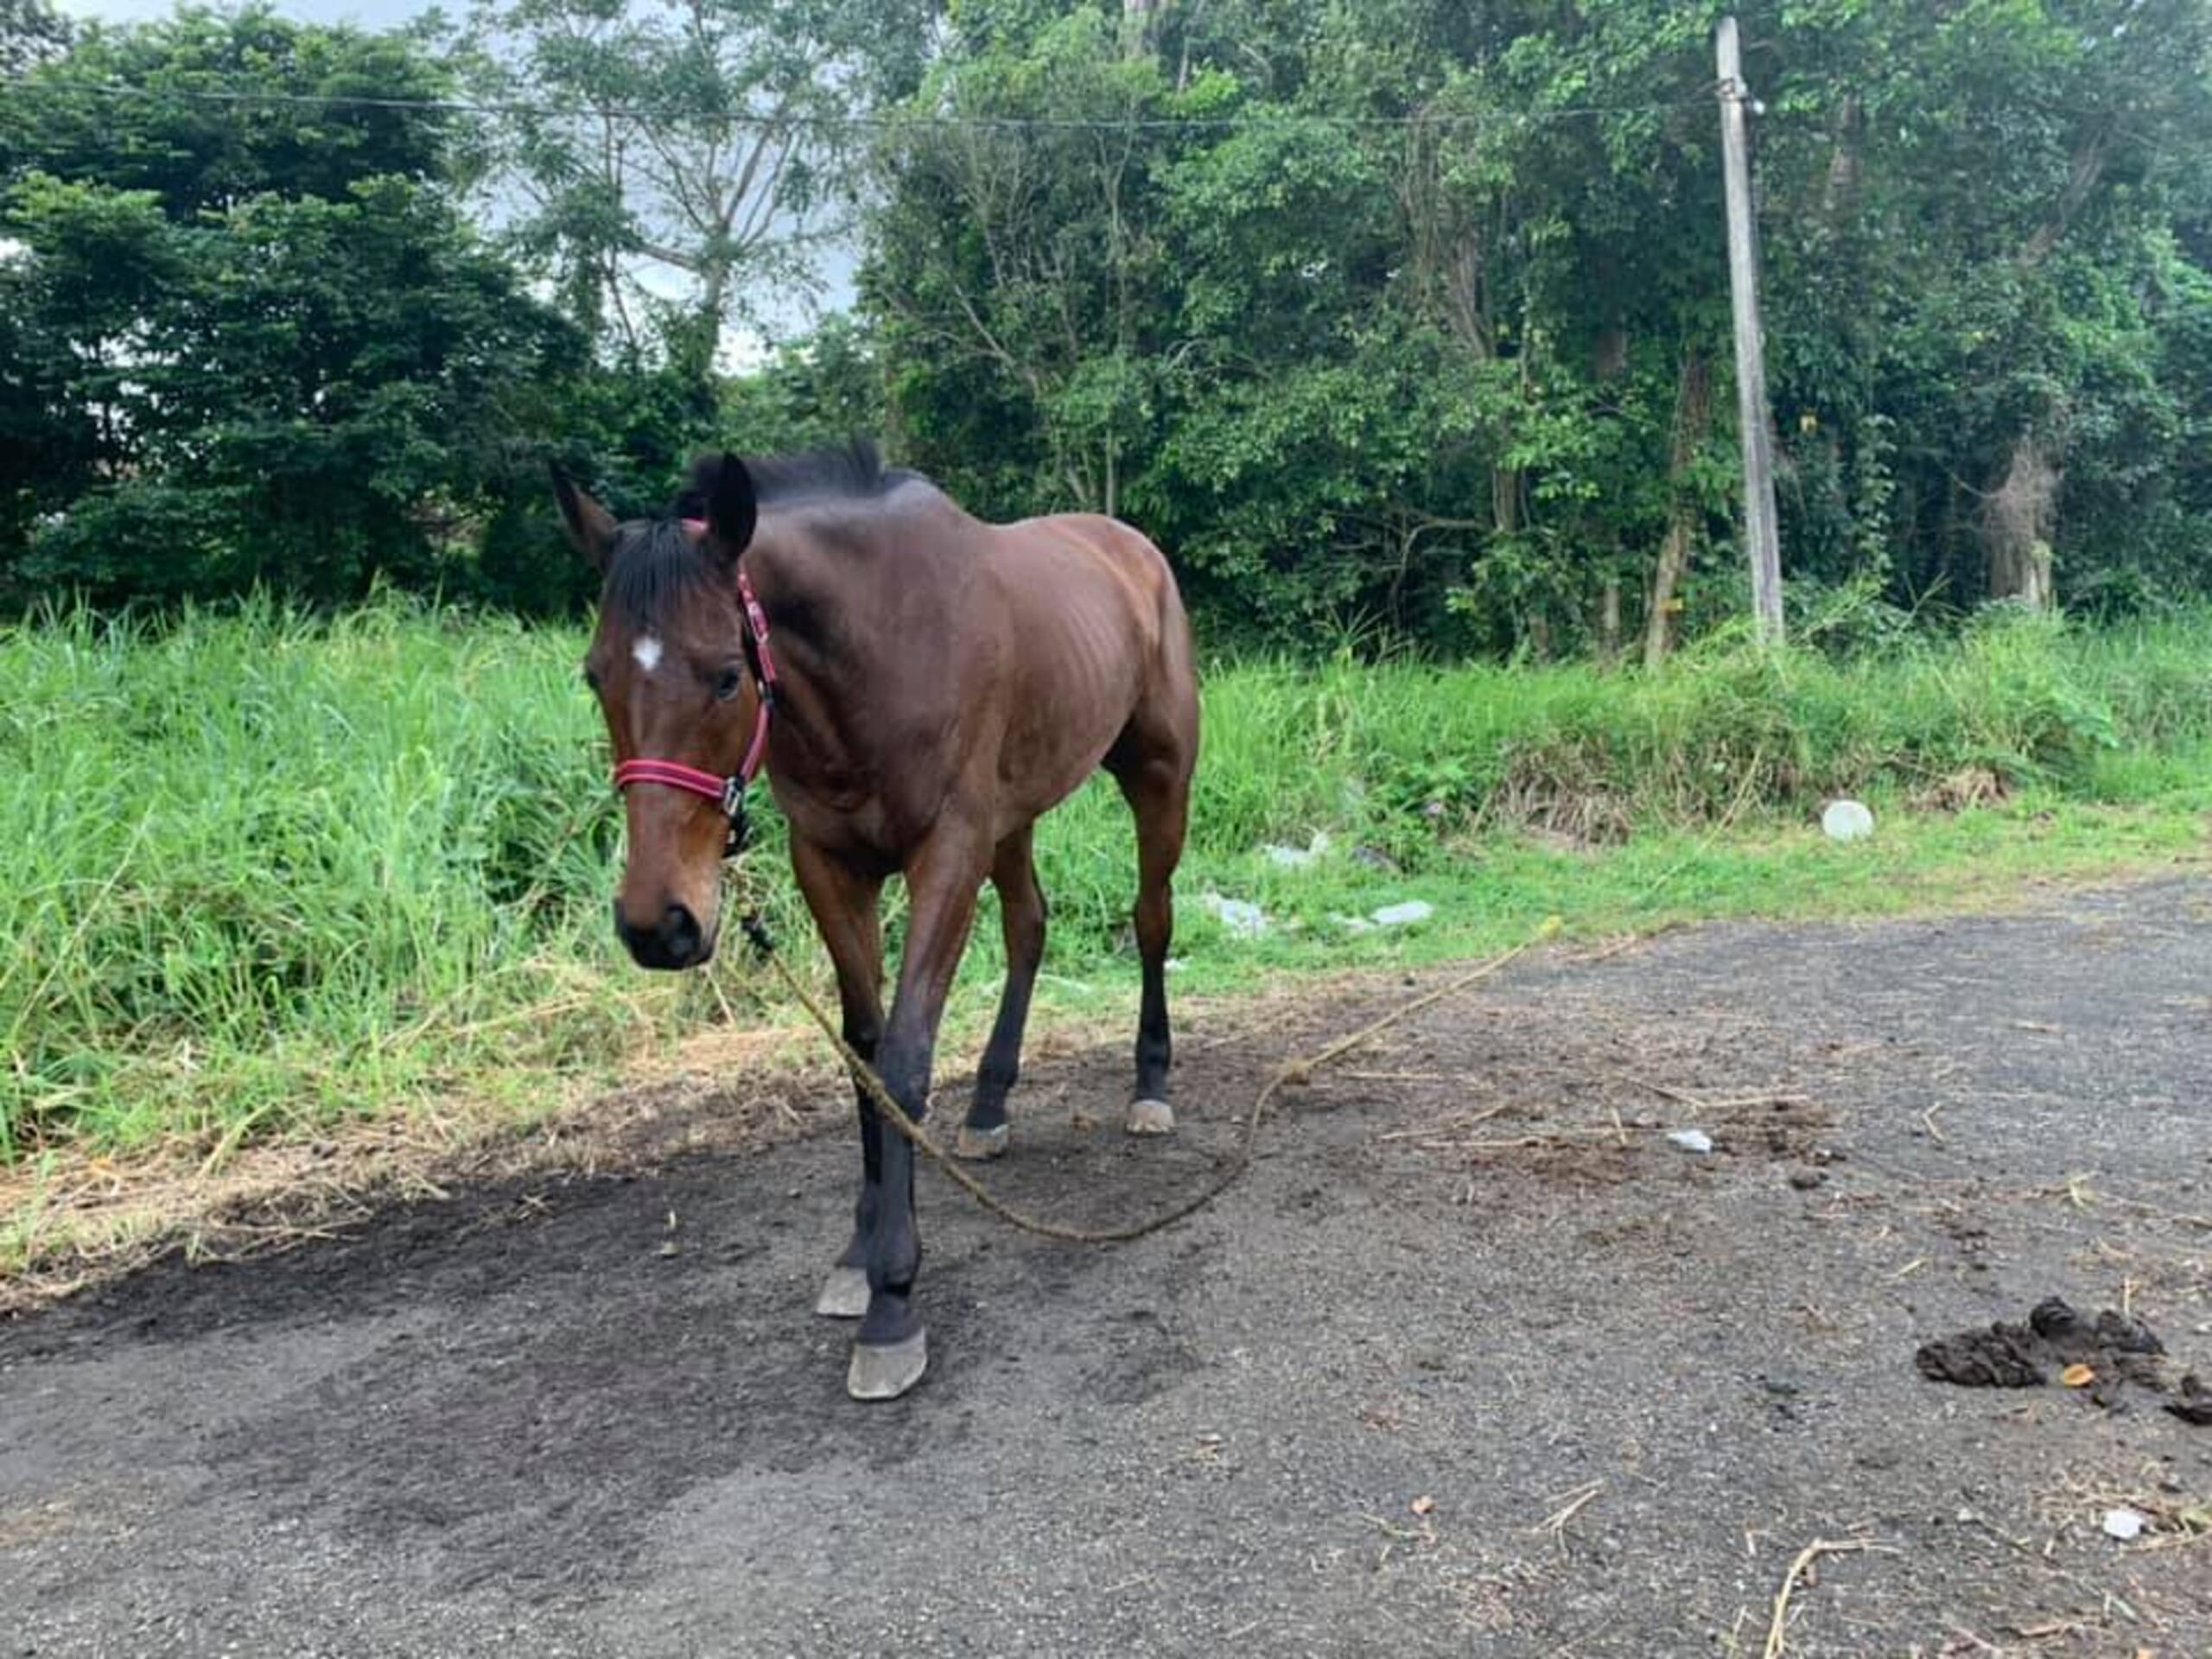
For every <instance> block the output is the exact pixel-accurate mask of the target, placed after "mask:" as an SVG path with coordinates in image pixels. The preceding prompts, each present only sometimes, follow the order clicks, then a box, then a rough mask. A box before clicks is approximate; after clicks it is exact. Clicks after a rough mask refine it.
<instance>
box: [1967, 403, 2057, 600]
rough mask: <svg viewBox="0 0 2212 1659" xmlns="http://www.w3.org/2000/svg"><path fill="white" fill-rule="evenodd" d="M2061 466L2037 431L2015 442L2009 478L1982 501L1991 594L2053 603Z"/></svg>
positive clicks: (2012, 598)
mask: <svg viewBox="0 0 2212 1659" xmlns="http://www.w3.org/2000/svg"><path fill="white" fill-rule="evenodd" d="M2059 477H2060V474H2059V468H2058V464H2057V461H2056V459H2055V458H2054V457H2053V456H2052V455H2051V454H2050V450H2049V449H2047V448H2045V447H2044V442H2043V440H2042V439H2040V438H2038V437H2037V436H2036V435H2034V434H2033V433H2028V434H2026V435H2023V436H2022V437H2021V438H2020V439H2019V441H2018V442H2016V443H2014V444H2013V446H2012V461H2010V462H2009V463H2008V464H2007V465H2006V467H2005V481H2004V482H2003V483H2002V484H1999V486H1997V489H1996V491H1995V493H1993V494H1992V495H1990V497H1989V498H1988V499H1986V500H1985V501H1984V502H1983V503H1982V509H1981V524H1980V530H1981V541H1982V547H1983V549H1984V550H1985V551H1986V552H1987V554H1988V555H1989V596H1990V598H1992V599H2011V600H2018V601H2019V602H2020V603H2022V604H2024V605H2026V606H2027V607H2030V608H2031V609H2033V610H2038V611H2047V610H2049V609H2050V606H2051V599H2052V594H2051V584H2050V566H2051V550H2050V543H2051V537H2052V535H2053V533H2054V532H2055V531H2056V521H2057V517H2058V482H2059Z"/></svg>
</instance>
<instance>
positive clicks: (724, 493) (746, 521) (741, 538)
mask: <svg viewBox="0 0 2212 1659" xmlns="http://www.w3.org/2000/svg"><path fill="white" fill-rule="evenodd" d="M758 518H760V500H759V498H758V497H756V496H755V495H754V494H753V474H751V473H749V472H747V471H746V469H745V463H744V462H743V461H741V460H739V459H738V457H736V456H735V455H733V454H728V452H727V451H725V452H724V453H723V455H722V463H721V466H720V467H717V468H716V469H715V493H714V494H713V495H711V496H709V498H708V500H707V524H708V526H709V528H710V529H711V530H713V531H714V532H715V540H716V541H717V542H719V543H721V546H722V549H723V550H724V551H725V552H727V553H728V555H729V556H731V557H732V558H735V557H736V556H738V555H739V554H741V553H742V552H744V551H745V548H746V544H747V543H748V542H750V541H751V540H752V539H753V524H754V523H755V521H756V520H758Z"/></svg>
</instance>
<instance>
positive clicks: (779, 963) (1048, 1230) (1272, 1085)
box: [743, 910, 1560, 1244]
mask: <svg viewBox="0 0 2212 1659" xmlns="http://www.w3.org/2000/svg"><path fill="white" fill-rule="evenodd" d="M743 925H744V928H745V934H746V937H747V938H748V939H750V940H751V941H752V942H753V949H754V950H757V951H759V952H760V955H761V956H763V957H766V958H767V962H768V965H769V966H770V967H772V968H773V969H775V970H776V973H777V975H778V976H779V977H780V978H781V979H782V980H783V982H784V983H785V986H786V987H787V988H789V989H790V991H791V995H793V996H795V997H797V998H798V1001H799V1006H800V1007H803V1008H804V1009H805V1010H806V1011H807V1013H808V1014H810V1015H812V1016H813V1019H814V1023H815V1024H816V1025H817V1026H819V1027H822V1034H823V1036H825V1037H827V1038H828V1039H829V1042H830V1045H831V1046H833V1047H834V1048H836V1051H837V1053H838V1055H839V1056H840V1057H841V1058H842V1059H843V1060H844V1062H845V1068H846V1070H848V1071H850V1072H851V1073H852V1074H853V1079H854V1081H855V1083H857V1084H859V1085H860V1087H861V1090H863V1091H865V1092H866V1093H867V1095H868V1098H869V1099H870V1100H872V1101H874V1103H875V1108H876V1116H878V1117H880V1118H881V1119H882V1120H883V1121H884V1122H887V1123H888V1124H889V1125H890V1126H891V1127H892V1128H894V1129H896V1130H897V1131H898V1132H899V1134H900V1135H904V1136H905V1137H906V1140H907V1141H909V1142H910V1143H912V1145H913V1146H914V1147H916V1148H917V1149H918V1151H920V1152H921V1153H922V1154H924V1155H925V1157H927V1158H928V1159H929V1160H930V1161H931V1163H933V1164H935V1165H936V1166H938V1169H939V1170H941V1171H942V1172H943V1173H944V1176H945V1178H946V1179H949V1180H950V1181H951V1183H952V1184H953V1185H955V1186H957V1187H958V1188H959V1189H960V1190H961V1191H962V1192H965V1193H966V1194H967V1195H968V1196H969V1198H973V1199H975V1200H976V1203H977V1204H979V1205H982V1207H983V1208H984V1209H985V1210H987V1211H989V1212H990V1213H991V1214H992V1215H995V1216H996V1217H998V1218H999V1219H1000V1220H1001V1221H1003V1222H1005V1223H1007V1224H1008V1225H1010V1226H1013V1227H1018V1228H1020V1230H1022V1231H1023V1232H1025V1233H1034V1234H1036V1235H1037V1236H1039V1238H1053V1239H1058V1240H1060V1241H1061V1242H1062V1243H1068V1244H1125V1243H1128V1242H1129V1241H1130V1240H1132V1239H1139V1238H1143V1237H1145V1236H1147V1235H1148V1234H1151V1233H1157V1232H1160V1231H1161V1230H1164V1229H1166V1228H1169V1227H1173V1225H1174V1224H1176V1223H1177V1222H1179V1221H1185V1220H1188V1219H1189V1218H1190V1217H1192V1216H1195V1215H1196V1214H1198V1211H1201V1210H1203V1209H1205V1207H1206V1206H1207V1205H1210V1204H1211V1203H1212V1202H1213V1201H1214V1200H1215V1199H1217V1198H1219V1197H1221V1195H1222V1194H1223V1193H1224V1192H1228V1191H1229V1189H1230V1187H1232V1186H1234V1185H1236V1183H1237V1182H1238V1181H1240V1180H1242V1179H1243V1178H1244V1175H1245V1173H1246V1172H1247V1171H1249V1169H1250V1168H1251V1167H1252V1154H1253V1152H1254V1149H1255V1147H1257V1146H1258V1144H1259V1140H1260V1124H1261V1122H1262V1119H1263V1118H1265V1116H1267V1110H1268V1103H1270V1102H1271V1101H1273V1100H1274V1096H1275V1094H1276V1092H1277V1091H1278V1090H1281V1089H1283V1088H1285V1087H1287V1086H1289V1085H1292V1084H1305V1083H1307V1082H1310V1081H1311V1080H1312V1079H1313V1073H1314V1072H1316V1071H1319V1070H1320V1069H1321V1067H1323V1066H1325V1065H1329V1064H1330V1063H1331V1062H1332V1061H1335V1060H1338V1059H1341V1058H1343V1057H1344V1055H1346V1054H1349V1053H1350V1052H1351V1051H1352V1050H1353V1049H1355V1048H1357V1047H1358V1046H1360V1045H1361V1044H1362V1043H1364V1042H1366V1041H1368V1040H1369V1039H1371V1038H1374V1037H1377V1036H1380V1035H1381V1034H1382V1033H1383V1032H1386V1031H1388V1030H1389V1028H1390V1027H1393V1026H1395V1025H1397V1024H1399V1023H1400V1022H1401V1021H1402V1020H1410V1019H1411V1018H1413V1016H1414V1015H1415V1014H1419V1013H1421V1011H1422V1010H1423V1009H1426V1008H1432V1007H1435V1006H1436V1005H1437V1004H1438V1003H1439V1002H1442V1001H1446V1000H1447V999H1449V998H1451V997H1454V996H1457V995H1459V994H1460V993H1461V992H1462V991H1465V990H1466V989H1468V988H1470V987H1471V986H1474V985H1477V984H1479V983H1480V982H1482V981H1484V980H1485V979H1488V978H1489V977H1490V976H1491V975H1492V974H1495V973H1497V971H1498V970H1499V969H1502V968H1503V967H1504V966H1505V965H1506V964H1507V963H1510V962H1511V961H1513V960H1514V959H1515V958H1516V957H1520V956H1522V955H1524V954H1525V953H1527V952H1528V951H1529V950H1534V949H1535V947H1536V946H1537V945H1539V944H1542V943H1543V942H1544V941H1545V940H1546V939H1548V938H1551V937H1552V935H1553V934H1554V933H1556V932H1558V931H1560V918H1558V917H1556V916H1547V917H1546V918H1544V920H1543V922H1542V923H1541V925H1539V926H1538V927H1537V929H1536V931H1535V932H1534V933H1532V934H1530V935H1529V937H1528V938H1525V939H1523V940H1522V942H1521V943H1520V944H1516V945H1515V946H1514V947H1513V948H1512V949H1511V950H1508V951H1506V952H1505V953H1504V954H1503V956H1497V957H1491V959H1490V960H1489V961H1487V962H1485V963H1483V964H1482V965H1481V966H1479V967H1478V968H1472V969H1469V970H1468V971H1467V972H1465V973H1464V974H1461V975H1460V976H1459V977H1458V978H1456V979H1454V980H1452V982H1450V983H1448V984H1446V985H1441V986H1439V987H1438V988H1436V989H1434V990H1433V991H1429V992H1427V993H1425V994H1424V995H1421V996H1417V997H1414V998H1413V999H1412V1000H1410V1001H1406V1002H1402V1003H1400V1004H1399V1005H1398V1006H1397V1007H1395V1008H1392V1009H1391V1010H1390V1011H1389V1013H1387V1014H1383V1016H1382V1018H1380V1019H1378V1020H1370V1022H1369V1023H1368V1024H1366V1025H1364V1026H1362V1027H1360V1028H1359V1029H1358V1030H1357V1031H1355V1032H1353V1033H1351V1035H1350V1036H1348V1037H1339V1038H1338V1039H1337V1040H1336V1041H1335V1042H1333V1043H1331V1044H1330V1045H1329V1046H1327V1047H1325V1048H1324V1049H1321V1050H1320V1051H1319V1052H1316V1053H1313V1054H1309V1055H1307V1056H1306V1058H1303V1059H1296V1060H1291V1061H1288V1062H1287V1063H1286V1064H1284V1065H1282V1066H1281V1067H1279V1068H1278V1069H1277V1070H1276V1071H1275V1073H1274V1076H1272V1077H1269V1078H1268V1081H1267V1084H1266V1085H1265V1086H1264V1087H1262V1089H1261V1090H1260V1092H1259V1095H1258V1096H1257V1097H1256V1098H1255V1100H1254V1101H1253V1102H1252V1113H1251V1116H1249V1117H1248V1118H1246V1119H1245V1120H1244V1135H1243V1140H1242V1141H1239V1142H1238V1144H1237V1148H1236V1156H1235V1157H1234V1158H1233V1159H1232V1160H1230V1166H1229V1167H1228V1168H1227V1169H1225V1170H1224V1171H1223V1172H1222V1173H1220V1174H1219V1175H1217V1177H1215V1179H1214V1182H1213V1185H1211V1186H1209V1187H1207V1188H1206V1189H1205V1191H1204V1192H1201V1193H1199V1194H1198V1196H1197V1197H1196V1198H1189V1199H1185V1201H1184V1202H1183V1203H1181V1204H1179V1205H1175V1206H1173V1208H1171V1209H1168V1210H1165V1211H1161V1212H1160V1214H1159V1215H1156V1216H1153V1217H1148V1218H1147V1219H1146V1220H1143V1221H1139V1222H1132V1223H1130V1224H1128V1225H1127V1226H1123V1227H1104V1228H1089V1227H1069V1226H1065V1225H1063V1224H1060V1223H1058V1222H1056V1221H1045V1220H1042V1219H1040V1218H1039V1217H1036V1216H1033V1215H1030V1214H1029V1213H1028V1212H1027V1211H1021V1210H1017V1209H1015V1208H1014V1206H1013V1205H1010V1204H1007V1202H1006V1201H1005V1200H1004V1199H1002V1198H995V1197H994V1196H993V1195H992V1193H991V1191H990V1189H989V1188H988V1187H986V1186H985V1185H983V1184H982V1182H981V1181H979V1180H977V1179H976V1177H975V1176H974V1175H972V1174H970V1173H969V1172H968V1170H967V1169H966V1168H965V1167H964V1166H963V1165H961V1164H960V1163H959V1162H958V1161H957V1160H955V1159H954V1158H953V1157H952V1156H951V1154H949V1153H947V1152H946V1151H945V1150H944V1148H943V1147H939V1146H938V1144H937V1142H936V1141H932V1140H931V1139H930V1137H929V1134H928V1132H927V1131H926V1130H925V1129H924V1128H922V1126H921V1125H920V1124H918V1123H917V1122H914V1121H913V1120H912V1119H911V1118H909V1117H908V1116H906V1113H905V1112H904V1111H903V1110H901V1109H900V1108H899V1103H898V1102H897V1101H896V1100H894V1099H893V1098H892V1096H891V1091H890V1090H889V1089H887V1088H886V1087H885V1086H884V1083H883V1079H882V1078H881V1077H878V1076H877V1075H876V1073H875V1068H874V1066H872V1065H869V1064H868V1062H867V1061H866V1060H864V1059H862V1058H861V1057H860V1055H859V1054H858V1053H856V1052H855V1051H854V1048H853V1046H852V1045H851V1044H850V1043H849V1042H847V1041H846V1040H845V1035H844V1033H842V1031H840V1030H838V1028H837V1027H836V1025H834V1024H833V1023H831V1021H830V1019H829V1014H826V1013H825V1012H823V1007H822V1005H821V1003H820V1002H818V1001H816V1000H815V998H814V996H813V995H811V994H810V992H809V991H808V990H807V988H806V987H805V986H804V985H802V984H801V983H800V982H799V979H798V975H797V974H794V973H793V972H792V971H791V964H790V963H786V962H785V960H784V958H783V957H782V955H781V954H780V953H779V951H778V950H776V948H775V942H774V940H773V939H772V938H770V937H769V935H768V931H767V928H766V925H764V924H763V923H762V922H761V919H760V912H759V911H758V910H753V911H751V912H748V913H747V915H746V917H745V919H744V924H743Z"/></svg>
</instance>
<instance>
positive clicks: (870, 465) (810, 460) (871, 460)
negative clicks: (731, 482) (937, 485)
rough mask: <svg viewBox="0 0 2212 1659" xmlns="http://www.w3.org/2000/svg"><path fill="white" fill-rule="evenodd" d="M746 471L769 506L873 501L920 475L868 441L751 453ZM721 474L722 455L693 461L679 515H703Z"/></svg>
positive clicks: (678, 503)
mask: <svg viewBox="0 0 2212 1659" xmlns="http://www.w3.org/2000/svg"><path fill="white" fill-rule="evenodd" d="M745 470H746V471H747V473H748V474H751V476H752V479H753V495H754V497H755V499H758V500H759V501H760V505H762V506H764V507H765V506H772V505H777V504H778V503H779V502H790V501H801V500H842V501H872V500H874V499H877V498H878V497H880V496H884V495H887V494H889V493H891V492H892V491H893V490H894V489H896V488H898V486H899V485H901V484H904V483H906V482H907V481H908V480H912V479H914V478H918V477H919V476H920V474H916V473H912V472H908V471H907V470H906V468H905V467H886V466H885V465H884V464H883V457H882V455H881V454H880V453H878V451H877V449H876V447H875V445H874V443H873V442H871V441H869V440H868V439H867V438H854V439H851V440H849V442H845V443H842V444H824V445H821V446H818V447H817V448H811V449H794V450H791V451H790V452H789V453H788V454H780V455H760V456H753V455H747V457H746V458H745ZM721 472H722V458H721V456H720V455H718V454H703V455H701V456H699V457H698V458H697V459H696V460H695V461H692V463H691V475H690V480H688V481H687V482H686V483H685V485H684V486H683V493H682V494H680V495H678V496H677V499H676V512H675V516H676V517H677V518H697V517H699V516H701V515H702V514H703V513H704V512H706V510H707V502H708V500H709V499H710V498H711V497H712V496H713V494H714V492H715V482H716V481H717V480H719V479H720V478H721Z"/></svg>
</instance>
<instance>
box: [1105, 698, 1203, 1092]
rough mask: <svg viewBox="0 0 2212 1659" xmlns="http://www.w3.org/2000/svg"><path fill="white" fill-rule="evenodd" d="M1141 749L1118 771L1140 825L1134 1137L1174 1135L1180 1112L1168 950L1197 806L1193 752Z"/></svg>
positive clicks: (1156, 746)
mask: <svg viewBox="0 0 2212 1659" xmlns="http://www.w3.org/2000/svg"><path fill="white" fill-rule="evenodd" d="M1130 735H1131V736H1132V737H1135V738H1137V739H1138V740H1139V741H1138V742H1136V743H1130V744H1127V745H1126V746H1125V747H1122V748H1117V750H1116V753H1115V754H1114V755H1113V756H1111V757H1109V760H1108V761H1107V765H1108V766H1109V767H1110V768H1112V770H1113V772H1114V774H1115V777H1116V779H1117V780H1118V781H1119V782H1120V784H1121V785H1122V794H1123V795H1124V796H1126V797H1127V798H1128V803H1129V807H1130V810H1132V811H1133V812H1135V814H1136V821H1137V906H1136V935H1137V956H1138V958H1139V960H1140V961H1141V963H1142V964H1143V969H1144V995H1143V1001H1142V1002H1141V1007H1140V1009H1139V1012H1138V1015H1137V1077H1136V1090H1135V1094H1134V1095H1133V1096H1131V1098H1130V1103H1129V1113H1128V1120H1127V1127H1128V1132H1129V1133H1130V1134H1131V1135H1172V1134H1173V1132H1174V1129H1175V1111H1174V1109H1173V1107H1172V1106H1170V1105H1169V1104H1168V1103H1167V1068H1168V1063H1169V1060H1170V1058H1171V1052H1170V1051H1171V1049H1172V1046H1173V1045H1172V1043H1171V1041H1170V1039H1169V1035H1168V1028H1167V948H1168V946H1169V944H1171V943H1172V942H1173V938H1174V933H1175V900H1174V894H1173V882H1174V878H1175V866H1176V865H1177V863H1178V862H1179V861H1181V859H1182V856H1183V837H1184V835H1185V829H1186V828H1187V826H1188V823H1189V818H1190V804H1191V768H1192V759H1193V756H1192V753H1191V750H1192V747H1194V746H1193V745H1192V744H1188V743H1184V742H1176V741H1167V742H1154V743H1151V744H1146V743H1143V741H1142V734H1141V732H1140V730H1139V729H1138V728H1135V727H1133V728H1132V730H1131V734H1130Z"/></svg>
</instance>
